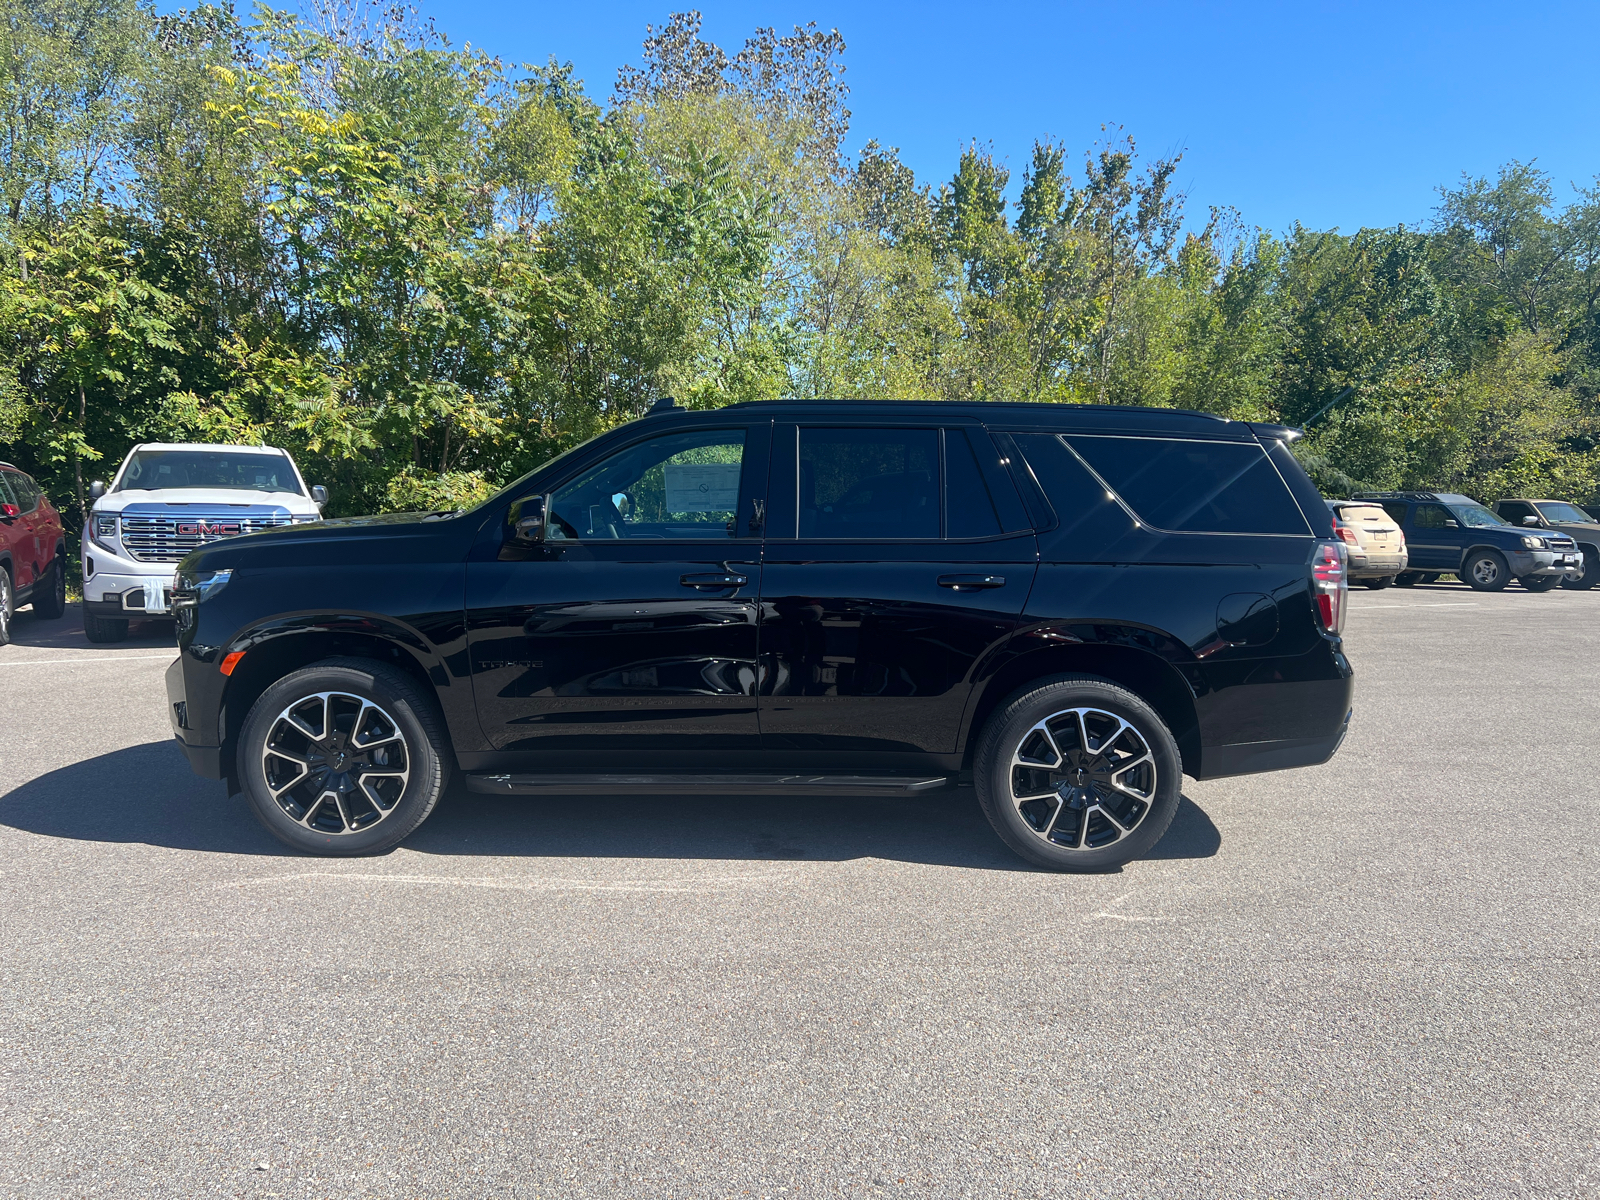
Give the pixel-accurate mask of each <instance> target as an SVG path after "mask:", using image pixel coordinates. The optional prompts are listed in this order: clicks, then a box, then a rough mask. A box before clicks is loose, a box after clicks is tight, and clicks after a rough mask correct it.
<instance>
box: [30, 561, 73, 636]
mask: <svg viewBox="0 0 1600 1200" xmlns="http://www.w3.org/2000/svg"><path fill="white" fill-rule="evenodd" d="M66 611H67V565H66V564H65V563H64V562H62V561H61V560H60V559H59V558H57V559H56V560H55V562H53V563H51V564H50V581H49V583H47V584H46V585H45V586H44V587H43V588H42V589H41V588H39V587H37V586H36V587H35V588H34V591H33V615H34V616H35V617H36V618H38V619H39V620H41V621H55V620H58V619H59V618H60V617H61V616H62V615H63V614H65V613H66Z"/></svg>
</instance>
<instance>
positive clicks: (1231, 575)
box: [167, 402, 1352, 870]
mask: <svg viewBox="0 0 1600 1200" xmlns="http://www.w3.org/2000/svg"><path fill="white" fill-rule="evenodd" d="M658 408H660V409H661V411H657V412H654V413H652V414H651V415H649V416H647V417H645V418H643V419H640V420H637V421H634V422H632V423H630V424H627V425H624V426H621V427H619V428H617V429H615V430H612V431H610V432H609V433H607V434H605V435H603V436H602V437H599V438H597V439H595V440H593V441H591V442H589V443H587V444H585V445H583V446H580V447H578V448H577V449H575V450H572V451H570V452H569V453H567V454H565V455H563V456H561V457H559V458H557V459H555V460H553V461H552V462H550V463H548V464H546V465H545V466H543V467H540V468H539V469H538V470H536V471H534V472H533V473H532V474H530V475H528V476H525V477H524V478H522V479H520V480H518V481H517V482H516V483H514V484H512V485H511V486H510V487H508V488H507V489H506V490H504V491H502V492H501V493H500V494H498V495H497V496H495V497H493V498H492V499H490V500H488V501H486V502H484V503H483V504H480V505H479V506H478V507H476V508H473V509H471V510H469V511H466V512H455V513H430V514H410V515H386V516H379V517H364V518H354V519H347V520H336V521H327V522H324V523H321V524H317V525H306V526H294V527H289V528H280V529H276V530H271V531H268V532H265V533H261V534H257V535H255V536H253V537H249V538H239V539H236V540H233V541H224V542H218V543H216V544H213V545H207V546H203V547H201V548H200V549H198V550H196V551H194V552H192V553H190V554H189V555H188V556H187V557H185V559H184V560H183V562H182V564H181V565H180V569H179V576H178V584H177V587H176V589H175V591H174V602H175V604H176V605H177V606H178V613H179V622H178V627H179V633H178V641H179V646H180V654H179V657H178V659H177V661H176V662H175V664H174V665H173V667H172V668H171V669H170V670H169V671H168V674H167V688H168V695H169V700H170V705H169V713H170V715H171V718H172V722H173V729H174V732H175V734H176V736H177V738H178V740H179V742H180V744H181V745H182V748H183V750H184V752H185V753H186V754H187V756H188V757H189V760H190V762H191V764H192V765H193V767H194V769H195V770H196V771H198V772H199V773H200V774H202V775H205V776H208V777H211V778H226V779H227V780H228V781H229V786H230V790H231V791H239V790H242V791H243V792H244V793H245V795H246V797H247V798H248V801H249V803H250V805H251V807H252V808H253V809H254V811H255V813H256V815H257V816H258V817H259V818H260V819H261V821H262V822H263V823H264V824H265V826H266V827H267V829H269V830H270V831H271V832H272V833H273V834H275V835H276V836H277V837H278V838H280V839H281V840H282V841H284V842H286V843H287V844H288V845H290V846H293V847H295V848H297V849H300V850H303V851H308V852H311V853H316V854H327V855H351V854H368V853H375V852H377V851H380V850H383V849H385V848H387V847H389V846H392V845H394V844H395V843H397V842H398V841H400V840H401V839H402V838H404V837H405V836H406V835H407V834H409V833H410V832H411V831H412V830H413V829H415V828H416V827H417V826H418V825H419V824H420V823H421V822H422V821H423V820H424V819H425V818H426V817H427V816H428V814H429V813H430V812H431V811H432V809H433V806H434V804H435V802H436V801H437V800H438V798H439V796H440V794H441V792H442V791H443V789H444V787H445V785H446V782H447V780H448V779H449V778H450V777H451V775H452V774H453V773H455V772H458V771H459V772H460V773H461V774H463V775H464V776H465V784H466V786H467V787H468V788H469V789H471V790H474V791H479V792H489V793H495V794H506V793H515V794H529V795H543V794H555V795H572V794H576V793H590V794H600V795H614V794H617V793H619V792H626V791H630V790H638V789H644V790H647V791H649V792H652V793H674V792H675V793H689V794H694V795H703V794H706V793H708V792H719V791H720V792H729V793H734V794H737V795H742V796H752V797H754V796H761V797H767V798H766V799H761V800H757V801H755V803H757V804H767V803H775V802H780V801H777V800H775V799H773V798H775V797H783V796H800V795H805V794H818V793H822V794H835V795H837V794H852V793H862V792H868V793H873V794H880V795H881V794H896V795H918V794H921V793H922V792H924V791H929V790H932V789H936V788H940V787H943V786H946V785H948V784H950V783H952V782H955V781H959V780H964V779H971V780H972V781H973V782H974V783H975V785H976V790H977V793H978V798H979V801H980V803H981V805H982V806H983V809H984V811H985V813H986V814H987V815H988V818H989V820H990V822H991V823H992V824H993V826H994V828H995V830H996V831H997V832H998V834H999V836H1000V837H1001V838H1002V839H1004V841H1005V842H1006V843H1007V844H1008V845H1010V846H1011V847H1012V848H1013V849H1014V850H1016V851H1017V852H1018V853H1019V854H1020V855H1021V856H1022V857H1024V858H1026V859H1028V860H1029V861H1031V862H1034V863H1037V864H1039V865H1041V866H1045V867H1050V868H1056V869H1062V870H1101V869H1104V868H1105V867H1107V866H1109V865H1114V864H1116V863H1120V862H1124V861H1127V860H1128V859H1129V858H1132V857H1135V856H1138V855H1140V854H1143V853H1145V852H1146V851H1148V850H1149V849H1150V847H1152V846H1153V845H1154V844H1155V842H1156V841H1157V840H1158V839H1159V838H1160V837H1161V835H1162V833H1163V832H1164V831H1165V829H1166V827H1167V825H1168V823H1169V822H1170V821H1171V819H1172V816H1173V814H1174V812H1176V810H1177V804H1178V799H1179V791H1180V782H1181V776H1182V775H1183V774H1189V775H1192V776H1195V777H1197V778H1204V779H1210V778H1215V777H1218V776H1226V775H1240V774H1246V773H1250V772H1257V771H1273V770H1279V769H1281V768H1285V767H1297V766H1306V765H1310V764H1313V763H1320V762H1324V761H1326V760H1327V759H1328V758H1329V757H1330V756H1331V755H1332V754H1333V753H1334V751H1335V750H1336V749H1337V747H1338V746H1339V743H1340V741H1341V739H1342V738H1343V737H1344V735H1345V731H1346V729H1347V727H1348V724H1349V719H1350V711H1351V709H1350V700H1351V694H1352V671H1351V667H1350V664H1349V661H1348V660H1347V659H1346V657H1345V653H1344V646H1343V642H1342V640H1341V636H1340V630H1341V626H1342V624H1343V620H1344V611H1345V595H1346V592H1345V589H1346V574H1345V563H1346V553H1345V545H1344V543H1343V542H1341V541H1339V540H1338V539H1337V538H1335V537H1334V536H1333V526H1332V520H1331V517H1330V515H1329V513H1328V510H1327V508H1326V507H1325V506H1324V505H1323V502H1322V498H1321V496H1320V495H1319V494H1318V493H1317V491H1316V489H1315V487H1314V486H1313V485H1312V484H1311V481H1310V480H1309V479H1308V478H1307V477H1306V475H1305V473H1304V471H1302V470H1301V468H1300V467H1299V466H1298V464H1297V463H1296V462H1295V459H1294V457H1293V456H1292V455H1291V454H1290V453H1289V451H1288V449H1287V447H1286V444H1285V443H1286V442H1287V441H1288V440H1289V438H1291V437H1292V436H1294V433H1293V431H1290V430H1286V429H1284V428H1282V427H1280V426H1267V425H1254V426H1252V425H1245V424H1239V423H1235V422H1230V421H1226V420H1223V419H1221V418H1219V417H1212V416H1207V415H1205V414H1201V413H1187V412H1179V411H1173V410H1170V409H1156V408H1132V409H1124V408H1106V407H1092V406H1077V405H1053V404H1043V405H1025V404H1007V403H989V404H969V405H963V404H921V403H910V402H907V403H871V404H867V403H858V404H848V403H822V402H813V403H777V402H769V403H760V404H745V405H735V406H732V407H728V408H721V409H717V410H713V411H697V412H686V411H682V410H678V409H674V408H667V407H662V406H658Z"/></svg>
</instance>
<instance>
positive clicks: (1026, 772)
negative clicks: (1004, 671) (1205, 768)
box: [973, 675, 1183, 871]
mask: <svg viewBox="0 0 1600 1200" xmlns="http://www.w3.org/2000/svg"><path fill="white" fill-rule="evenodd" d="M973 765H974V771H973V780H974V783H975V784H976V786H977V792H978V803H979V804H980V805H981V806H982V808H983V812H984V815H985V816H987V817H988V818H989V823H990V824H991V825H992V826H994V830H995V832H996V833H997V834H999V835H1000V839H1001V840H1002V841H1003V842H1005V843H1006V845H1008V846H1010V847H1011V849H1013V850H1014V851H1016V852H1017V854H1019V855H1021V856H1022V857H1023V858H1025V859H1027V860H1028V861H1029V862H1031V863H1035V864H1037V865H1038V866H1041V867H1048V868H1050V869H1051V870H1055V871H1105V870H1109V869H1111V868H1113V867H1119V866H1121V865H1122V864H1123V863H1125V862H1128V861H1129V860H1130V859H1134V858H1137V857H1139V856H1140V855H1141V854H1144V853H1146V852H1147V851H1148V850H1149V849H1150V848H1151V847H1152V846H1154V845H1155V844H1156V842H1158V841H1159V840H1160V839H1161V835H1162V834H1164V833H1165V832H1166V831H1167V826H1168V825H1170V824H1172V818H1173V816H1174V815H1176V813H1177V811H1178V800H1179V793H1180V787H1181V783H1182V778H1183V765H1182V760H1181V759H1180V757H1179V754H1178V745H1177V742H1175V741H1174V740H1173V737H1172V734H1171V732H1170V731H1169V730H1168V729H1167V726H1166V724H1165V722H1163V721H1162V720H1161V718H1160V717H1159V716H1158V715H1157V714H1156V712H1155V710H1154V709H1153V708H1151V707H1150V706H1149V705H1148V704H1146V703H1145V702H1144V701H1143V700H1141V699H1140V698H1139V697H1138V696H1136V695H1134V694H1133V693H1132V692H1130V691H1128V690H1127V689H1126V688H1122V687H1118V686H1117V685H1116V684H1114V683H1111V682H1109V681H1108V680H1104V679H1095V678H1093V677H1089V676H1074V675H1064V676H1057V677H1055V678H1053V679H1048V680H1042V681H1039V682H1037V683H1035V684H1031V685H1029V687H1028V689H1027V690H1026V691H1023V692H1021V693H1019V694H1018V695H1016V696H1014V697H1013V698H1012V699H1010V700H1009V701H1007V702H1006V703H1004V704H1003V705H1001V707H1000V709H999V710H998V711H997V712H996V713H995V714H994V716H993V717H991V718H990V720H989V723H988V725H987V726H986V727H985V729H984V732H983V739H982V741H981V742H980V744H979V747H978V753H977V757H976V759H975V760H974V764H973Z"/></svg>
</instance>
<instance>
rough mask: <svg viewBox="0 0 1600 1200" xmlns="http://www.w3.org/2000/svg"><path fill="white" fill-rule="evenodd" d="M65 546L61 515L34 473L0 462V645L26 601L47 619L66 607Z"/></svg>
mask: <svg viewBox="0 0 1600 1200" xmlns="http://www.w3.org/2000/svg"><path fill="white" fill-rule="evenodd" d="M66 546H67V543H66V537H65V536H64V534H63V531H62V528H61V514H60V513H58V512H57V511H56V510H55V506H54V505H52V504H51V503H50V501H49V500H47V499H46V498H45V494H44V492H43V491H42V490H41V489H40V487H39V485H38V484H37V483H35V482H34V481H33V477H32V476H31V475H27V474H25V473H24V472H22V471H20V470H18V469H17V468H16V467H13V466H12V465H11V464H10V463H0V646H4V645H6V644H7V643H9V642H10V641H11V622H12V620H13V619H14V618H15V617H16V614H17V609H19V608H21V607H22V606H23V605H25V604H31V605H33V615H34V616H36V617H40V618H43V619H44V620H47V621H49V620H54V619H55V618H57V617H59V616H61V614H62V613H64V612H65V611H66V608H67V570H66V559H67V549H66Z"/></svg>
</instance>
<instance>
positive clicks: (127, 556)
mask: <svg viewBox="0 0 1600 1200" xmlns="http://www.w3.org/2000/svg"><path fill="white" fill-rule="evenodd" d="M89 495H90V496H91V497H92V498H93V500H94V506H93V508H92V509H91V510H90V512H89V521H88V524H86V525H85V526H84V529H83V542H82V547H83V549H82V554H83V629H84V632H85V633H86V634H88V635H89V640H90V641H91V642H116V641H121V640H122V639H123V638H125V637H127V636H128V621H129V620H130V619H138V620H143V619H145V618H149V617H165V616H167V615H169V614H170V613H171V610H172V576H173V574H174V572H175V571H176V569H177V565H178V560H179V559H181V558H182V557H183V556H184V555H185V554H187V553H189V551H191V550H193V549H194V548H195V547H196V546H200V545H204V544H205V543H207V542H214V541H217V540H218V539H220V538H227V537H237V536H238V535H240V534H242V533H254V532H255V531H256V530H258V529H270V528H272V527H273V526H275V525H290V524H298V523H299V522H301V521H320V520H321V519H322V506H323V505H324V504H326V503H327V502H328V492H327V489H326V488H323V487H312V488H307V487H306V483H305V480H304V479H302V478H301V477H300V470H299V468H298V467H296V466H295V465H294V460H293V459H292V458H290V457H289V454H288V452H287V451H285V450H279V449H277V448H276V447H274V446H214V445H204V444H199V443H170V442H147V443H143V444H141V445H138V446H135V447H134V448H133V449H132V450H130V451H129V452H128V457H127V458H126V459H124V460H123V463H122V466H121V467H120V468H118V470H117V473H116V475H115V476H114V477H113V478H112V480H111V483H110V485H109V486H107V485H106V484H105V483H102V482H96V483H94V484H92V485H91V486H90V488H89Z"/></svg>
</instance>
